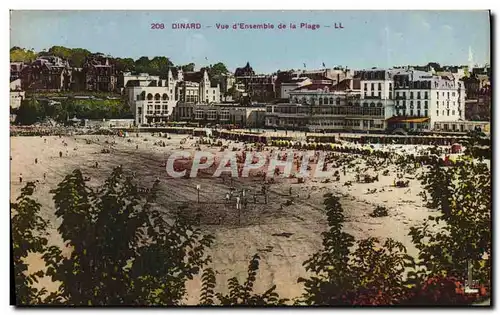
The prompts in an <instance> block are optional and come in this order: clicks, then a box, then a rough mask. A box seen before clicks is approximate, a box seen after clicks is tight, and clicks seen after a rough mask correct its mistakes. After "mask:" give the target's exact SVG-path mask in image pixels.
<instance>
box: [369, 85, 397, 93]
mask: <svg viewBox="0 0 500 315" xmlns="http://www.w3.org/2000/svg"><path fill="white" fill-rule="evenodd" d="M370 86H371V90H372V93H373V90H375V87H377V88H378V89H377V90H382V83H381V82H379V83H377V85H375V83H371V84H370ZM366 90H368V83H365V91H366ZM389 91H392V83H391V82H389Z"/></svg>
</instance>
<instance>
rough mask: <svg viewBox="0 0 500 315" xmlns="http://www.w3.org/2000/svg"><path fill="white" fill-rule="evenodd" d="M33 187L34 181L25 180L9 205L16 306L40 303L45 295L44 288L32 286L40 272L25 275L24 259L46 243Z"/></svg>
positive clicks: (42, 222)
mask: <svg viewBox="0 0 500 315" xmlns="http://www.w3.org/2000/svg"><path fill="white" fill-rule="evenodd" d="M34 190H35V184H34V183H33V182H28V183H27V184H26V185H25V186H24V187H23V188H22V189H21V195H20V196H19V197H18V198H17V200H16V202H14V203H11V204H10V209H11V214H12V219H11V227H12V230H11V231H12V260H13V264H14V287H15V296H16V305H31V304H40V303H42V301H43V298H42V297H43V295H44V294H46V290H37V289H35V288H33V284H34V283H35V282H38V279H39V278H41V277H43V271H38V272H36V273H34V274H28V264H27V263H26V261H25V259H26V258H27V256H28V254H29V253H42V252H44V251H45V248H46V246H47V238H46V228H47V222H46V221H45V220H44V219H43V218H42V217H41V216H40V207H41V205H40V203H38V202H37V201H36V200H34V199H33V198H32V196H33V192H34Z"/></svg>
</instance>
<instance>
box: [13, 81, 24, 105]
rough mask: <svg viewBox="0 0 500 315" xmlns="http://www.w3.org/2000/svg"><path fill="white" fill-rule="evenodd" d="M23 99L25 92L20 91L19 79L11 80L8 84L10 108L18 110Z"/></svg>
mask: <svg viewBox="0 0 500 315" xmlns="http://www.w3.org/2000/svg"><path fill="white" fill-rule="evenodd" d="M25 98H26V96H25V91H22V90H21V79H15V80H12V81H11V82H10V107H11V108H19V106H21V102H22V100H24V99H25Z"/></svg>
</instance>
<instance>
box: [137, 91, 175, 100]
mask: <svg viewBox="0 0 500 315" xmlns="http://www.w3.org/2000/svg"><path fill="white" fill-rule="evenodd" d="M146 98H147V100H148V101H152V100H153V99H154V100H155V101H159V100H164V101H168V99H169V97H168V95H167V93H163V95H160V93H156V94H155V95H154V96H153V94H152V93H148V95H147V96H146V92H145V91H143V92H142V93H141V94H139V95H137V100H138V101H144V100H146Z"/></svg>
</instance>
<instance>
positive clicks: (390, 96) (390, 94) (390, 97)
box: [389, 91, 392, 100]
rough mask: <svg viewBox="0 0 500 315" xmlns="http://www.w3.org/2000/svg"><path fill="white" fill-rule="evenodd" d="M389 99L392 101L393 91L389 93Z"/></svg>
mask: <svg viewBox="0 0 500 315" xmlns="http://www.w3.org/2000/svg"><path fill="white" fill-rule="evenodd" d="M389 99H390V100H392V91H389Z"/></svg>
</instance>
